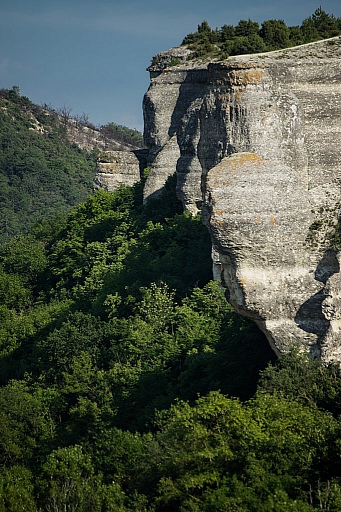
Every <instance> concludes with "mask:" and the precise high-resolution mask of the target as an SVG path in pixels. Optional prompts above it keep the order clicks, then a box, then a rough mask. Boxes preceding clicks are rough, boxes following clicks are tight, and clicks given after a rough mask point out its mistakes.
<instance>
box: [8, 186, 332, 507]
mask: <svg viewBox="0 0 341 512" xmlns="http://www.w3.org/2000/svg"><path fill="white" fill-rule="evenodd" d="M141 192H142V191H141V186H140V185H139V186H136V187H134V188H128V187H121V188H120V189H118V190H116V191H115V192H113V193H108V192H106V191H103V190H101V191H98V192H96V194H95V195H93V196H90V197H89V198H88V199H87V201H86V202H85V203H82V204H80V205H78V206H77V207H75V208H73V209H72V210H71V212H70V213H69V215H68V216H67V218H66V219H65V220H64V221H63V222H61V221H59V222H58V223H57V222H56V221H54V222H53V223H51V222H43V223H41V224H40V225H38V226H37V227H36V228H35V230H34V232H33V233H32V234H31V235H29V236H26V237H25V236H22V237H18V238H14V239H12V240H11V241H10V242H9V243H8V244H5V246H4V247H3V248H2V250H1V251H0V297H1V306H0V314H1V318H2V323H1V327H0V376H1V386H0V407H1V411H2V414H1V421H0V461H1V470H0V507H2V508H1V510H3V511H6V512H17V511H18V510H25V512H38V511H39V512H41V511H44V512H45V511H46V512H50V511H52V510H53V511H55V512H57V511H58V512H59V511H60V510H78V511H80V512H88V511H90V510H91V512H109V511H110V512H117V511H120V512H136V511H140V512H151V511H154V512H165V511H169V512H173V511H178V510H179V511H181V510H183V511H185V510H194V511H199V510H200V511H207V512H216V511H218V512H219V511H221V512H223V511H226V510H231V511H232V510H233V511H238V512H269V511H270V512H290V511H291V512H316V511H317V510H325V511H329V512H336V511H338V510H340V508H339V505H340V503H341V479H340V470H341V456H340V449H339V439H340V435H341V424H340V420H339V415H340V412H341V407H340V404H341V385H340V382H341V379H340V369H339V368H338V367H336V366H334V365H331V364H329V365H322V364H321V362H319V361H307V360H305V358H304V357H303V356H299V355H297V354H295V353H292V354H289V355H288V356H287V357H285V358H283V359H282V360H281V361H280V362H279V363H277V364H276V365H274V363H272V364H271V361H273V360H274V356H273V354H272V353H271V351H270V349H269V346H268V344H267V342H266V340H265V339H264V336H263V335H262V334H261V333H260V332H259V331H258V330H257V328H256V327H255V326H254V325H253V324H252V323H250V322H249V321H247V320H246V319H243V318H242V317H239V316H238V315H236V314H235V313H234V312H233V310H232V308H231V307H230V306H229V304H228V303H227V301H226V300H225V297H224V293H223V290H222V288H221V287H220V286H219V284H218V283H216V282H212V281H210V277H211V258H210V252H211V245H210V240H209V237H208V232H207V230H206V229H205V228H204V226H203V225H202V223H201V219H200V217H197V218H194V217H192V216H191V215H190V214H189V213H188V212H187V213H184V212H182V208H181V204H180V203H179V201H178V200H177V199H176V195H175V180H174V178H171V179H169V180H168V181H167V183H166V186H165V189H164V191H163V192H162V193H161V194H160V196H159V198H158V199H155V200H151V201H150V202H149V203H148V204H147V205H143V203H142V194H141ZM269 362H270V365H269V366H268V367H267V368H266V369H265V370H264V368H265V367H266V366H267V365H268V363H269ZM260 371H262V373H261V380H260V382H259V384H258V388H256V383H257V379H258V377H259V373H260ZM233 397H235V398H233ZM321 506H323V507H324V508H321Z"/></svg>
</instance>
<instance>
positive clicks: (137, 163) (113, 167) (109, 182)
mask: <svg viewBox="0 0 341 512" xmlns="http://www.w3.org/2000/svg"><path fill="white" fill-rule="evenodd" d="M145 165H146V154H145V151H144V150H136V151H103V152H102V153H100V154H99V156H98V163H97V172H96V176H95V180H94V188H95V189H99V188H103V189H105V190H108V191H109V192H113V191H114V190H116V189H117V188H118V187H119V186H120V185H128V186H132V185H134V184H135V183H137V182H138V181H140V178H141V171H142V170H143V168H144V167H145Z"/></svg>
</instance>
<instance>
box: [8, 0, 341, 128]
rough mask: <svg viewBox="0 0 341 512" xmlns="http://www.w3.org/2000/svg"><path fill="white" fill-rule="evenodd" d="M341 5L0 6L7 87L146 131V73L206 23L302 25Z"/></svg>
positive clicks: (275, 0)
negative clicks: (319, 10)
mask: <svg viewBox="0 0 341 512" xmlns="http://www.w3.org/2000/svg"><path fill="white" fill-rule="evenodd" d="M320 5H321V6H322V9H324V10H325V11H326V12H328V13H329V14H334V15H335V16H336V17H340V16H341V1H340V0H325V1H322V0H317V1H316V2H315V1H313V0H257V1H255V0H233V1H232V0H231V1H229V0H167V1H165V0H0V49H1V52H0V77H1V78H0V87H1V88H11V87H12V86H13V85H18V86H19V87H20V90H21V94H23V95H25V96H28V97H29V98H30V99H31V100H32V101H33V102H35V103H38V104H43V103H47V104H49V105H51V106H52V107H54V108H62V107H64V106H66V107H68V108H71V109H72V114H74V115H81V114H82V113H85V114H87V115H88V116H89V120H90V121H91V122H93V123H94V124H95V125H102V124H106V123H108V122H111V121H114V122H115V123H118V124H124V125H127V126H130V127H131V128H137V129H139V130H142V125H143V121H142V99H143V95H144V93H145V92H146V90H147V88H148V85H149V76H148V73H147V72H146V67H147V66H148V65H149V64H150V60H151V58H152V57H153V55H155V54H156V53H158V52H160V51H163V50H167V49H168V48H171V47H172V46H177V45H179V44H181V41H182V39H183V38H184V36H185V35H187V34H188V33H190V32H195V31H196V30H197V26H198V24H199V23H201V22H202V21H203V20H207V21H208V23H209V24H210V25H211V27H212V28H216V27H219V28H220V27H221V26H222V25H224V24H232V25H236V24H237V23H238V21H239V20H240V19H248V18H251V19H252V20H253V21H258V22H259V23H261V22H262V21H264V20H267V19H283V20H284V21H285V22H286V23H287V24H288V25H299V24H300V23H301V22H302V20H303V19H305V18H307V17H308V16H310V15H311V14H312V13H313V12H314V11H315V9H317V8H318V7H319V6H320Z"/></svg>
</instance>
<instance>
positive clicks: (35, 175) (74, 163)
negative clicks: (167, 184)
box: [0, 87, 142, 244]
mask: <svg viewBox="0 0 341 512" xmlns="http://www.w3.org/2000/svg"><path fill="white" fill-rule="evenodd" d="M141 141H142V137H141V135H140V134H138V132H136V131H135V130H130V129H129V128H126V127H122V126H119V125H116V124H115V123H110V124H109V125H106V126H103V127H101V128H100V129H98V130H96V129H95V127H93V126H92V125H91V124H89V123H88V122H86V123H85V122H82V120H78V121H77V120H74V119H72V118H71V117H70V115H69V113H68V111H67V110H65V109H62V110H61V111H60V112H59V113H58V112H56V111H53V110H47V109H44V108H42V107H39V106H38V105H35V104H33V103H32V102H31V101H30V100H29V99H28V98H27V97H24V96H21V95H20V92H19V89H18V88H17V87H13V89H11V90H1V91H0V183H1V187H0V216H1V219H2V222H1V225H0V244H1V243H2V242H3V241H5V240H8V239H10V238H11V237H13V236H14V235H18V234H20V233H28V232H29V230H30V228H31V227H32V226H33V225H34V224H35V223H36V222H37V221H40V220H42V219H43V218H49V217H51V216H53V215H55V214H57V213H58V214H62V213H66V212H67V211H68V210H69V209H70V208H71V207H72V206H74V205H76V204H78V203H80V202H81V201H84V200H85V199H86V197H87V196H88V195H89V193H90V192H91V191H92V183H93V179H94V176H95V172H96V159H97V151H98V149H100V150H103V149H116V150H117V149H119V150H122V149H133V148H136V147H138V146H139V145H140V144H141Z"/></svg>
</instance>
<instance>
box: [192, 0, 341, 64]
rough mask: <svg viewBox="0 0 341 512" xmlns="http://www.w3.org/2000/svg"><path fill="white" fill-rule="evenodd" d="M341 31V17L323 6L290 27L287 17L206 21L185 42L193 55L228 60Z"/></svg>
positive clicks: (309, 40)
mask: <svg viewBox="0 0 341 512" xmlns="http://www.w3.org/2000/svg"><path fill="white" fill-rule="evenodd" d="M340 34H341V18H336V17H335V16H334V15H333V14H328V13H326V12H325V11H324V10H323V9H322V8H321V7H319V8H318V9H316V10H315V12H314V13H313V14H312V15H311V16H309V17H308V18H306V19H305V20H303V22H302V24H301V25H297V26H292V27H288V26H287V25H286V23H285V22H284V21H283V20H267V21H264V22H263V23H262V24H261V26H260V25H259V23H258V22H256V21H252V20H250V19H248V20H240V21H239V23H238V24H237V25H236V26H234V25H226V24H225V25H223V26H222V27H221V28H220V29H218V28H216V29H212V28H211V27H210V25H209V24H208V23H207V21H203V22H202V23H201V24H200V25H199V26H198V30H197V31H196V32H194V33H191V34H188V35H187V36H186V37H185V38H184V40H183V41H182V44H183V45H187V46H188V47H189V49H191V50H192V54H191V56H190V58H192V59H193V58H194V59H195V58H199V57H200V58H203V57H209V58H218V59H227V58H228V57H229V56H230V55H241V54H248V53H262V52H268V51H273V50H280V49H283V48H290V47H292V46H297V45H300V44H305V43H311V42H313V41H318V40H320V39H327V38H329V37H334V36H338V35H340Z"/></svg>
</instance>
